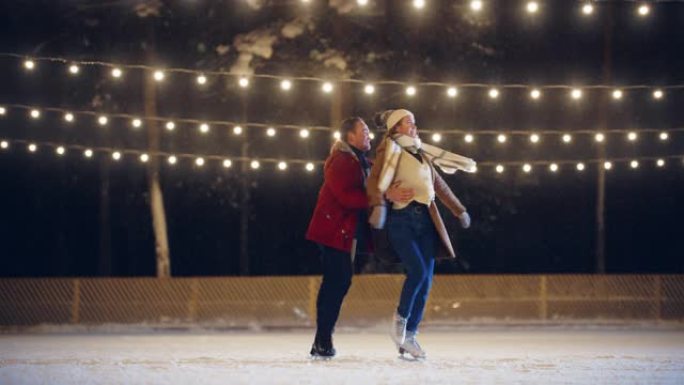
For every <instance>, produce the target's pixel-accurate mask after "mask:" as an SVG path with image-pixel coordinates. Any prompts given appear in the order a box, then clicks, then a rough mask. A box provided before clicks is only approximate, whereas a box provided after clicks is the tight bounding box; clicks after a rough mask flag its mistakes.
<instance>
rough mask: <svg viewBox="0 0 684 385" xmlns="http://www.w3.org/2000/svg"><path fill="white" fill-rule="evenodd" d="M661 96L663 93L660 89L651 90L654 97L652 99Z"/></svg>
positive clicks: (657, 98)
mask: <svg viewBox="0 0 684 385" xmlns="http://www.w3.org/2000/svg"><path fill="white" fill-rule="evenodd" d="M663 96H665V94H664V93H663V91H662V90H655V91H653V98H654V99H656V100H660V99H662V98H663Z"/></svg>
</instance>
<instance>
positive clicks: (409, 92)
mask: <svg viewBox="0 0 684 385" xmlns="http://www.w3.org/2000/svg"><path fill="white" fill-rule="evenodd" d="M415 94H416V87H414V86H408V87H406V95H408V96H414V95H415Z"/></svg>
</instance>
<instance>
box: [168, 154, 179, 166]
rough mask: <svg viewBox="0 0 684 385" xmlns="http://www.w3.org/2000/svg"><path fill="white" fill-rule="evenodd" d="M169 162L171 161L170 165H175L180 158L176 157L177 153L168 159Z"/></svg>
mask: <svg viewBox="0 0 684 385" xmlns="http://www.w3.org/2000/svg"><path fill="white" fill-rule="evenodd" d="M166 161H167V162H169V164H170V165H174V164H176V163H177V162H178V158H176V156H175V155H171V156H169V157H168V159H166Z"/></svg>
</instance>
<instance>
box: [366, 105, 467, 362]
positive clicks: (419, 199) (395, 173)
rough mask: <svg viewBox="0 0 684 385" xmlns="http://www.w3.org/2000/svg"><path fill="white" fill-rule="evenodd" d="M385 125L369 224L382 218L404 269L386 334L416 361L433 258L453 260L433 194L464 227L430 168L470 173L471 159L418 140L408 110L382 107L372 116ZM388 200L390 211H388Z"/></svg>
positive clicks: (463, 214) (460, 210)
mask: <svg viewBox="0 0 684 385" xmlns="http://www.w3.org/2000/svg"><path fill="white" fill-rule="evenodd" d="M378 123H380V125H383V126H384V127H385V128H386V129H387V135H386V136H385V138H384V139H383V141H382V143H380V145H379V146H378V149H377V154H376V160H375V163H374V165H373V168H372V169H371V173H370V175H369V177H368V181H367V192H368V198H369V205H370V207H371V208H372V211H371V215H370V218H369V222H370V224H371V226H373V227H374V228H376V229H382V228H384V226H385V221H386V222H387V223H386V224H387V234H388V238H389V241H390V243H391V245H392V247H393V248H394V251H395V252H396V253H397V255H398V256H399V258H400V259H401V261H402V263H403V265H404V268H405V269H406V280H405V281H404V286H403V289H402V291H401V297H400V299H399V306H398V307H397V312H396V314H395V316H394V322H393V325H392V331H391V336H392V339H393V340H394V342H395V344H396V345H397V348H398V349H399V353H400V354H403V353H404V352H408V353H409V354H410V355H411V356H413V357H414V358H416V359H420V358H425V357H426V354H425V351H424V350H423V349H422V348H421V347H420V345H419V344H418V342H417V341H416V334H417V333H418V325H419V324H420V321H421V320H422V318H423V312H424V310H425V303H426V302H427V298H428V295H429V293H430V287H431V286H432V276H433V271H434V266H435V258H456V254H455V253H454V249H453V247H452V245H451V241H450V240H449V235H448V233H447V231H446V228H445V226H444V222H442V218H441V217H440V214H439V211H438V210H437V206H436V204H435V201H434V199H435V196H436V197H438V198H439V199H440V201H441V202H442V203H443V204H444V205H445V206H446V207H447V208H448V209H449V210H450V211H451V212H452V213H453V215H455V216H456V217H457V218H458V219H459V221H460V223H461V226H462V227H463V228H468V227H469V226H470V216H469V215H468V212H467V211H466V208H465V207H464V206H463V204H461V202H460V201H459V199H458V198H457V197H456V196H455V195H454V193H453V192H452V191H451V189H450V188H449V186H448V185H447V184H446V182H444V179H442V177H441V176H440V175H439V174H438V173H437V172H436V170H435V165H436V166H438V167H439V168H440V169H441V170H442V171H444V172H447V173H454V172H456V170H464V171H467V172H474V171H475V162H474V161H473V160H472V159H468V158H464V157H462V156H460V155H456V154H452V153H449V152H446V151H444V150H442V149H440V148H438V147H435V146H431V145H427V144H423V143H422V142H421V141H420V138H418V129H417V127H416V122H415V118H414V116H413V113H411V112H410V111H408V110H403V109H399V110H390V111H385V112H384V113H382V114H380V115H379V116H377V117H376V124H378ZM388 201H389V203H391V209H388V207H387V206H388Z"/></svg>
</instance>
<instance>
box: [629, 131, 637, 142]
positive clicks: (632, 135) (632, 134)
mask: <svg viewBox="0 0 684 385" xmlns="http://www.w3.org/2000/svg"><path fill="white" fill-rule="evenodd" d="M637 138H638V135H637V133H636V132H634V131H632V132H630V133H629V134H627V140H629V141H630V142H634V141H635V140H637Z"/></svg>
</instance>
